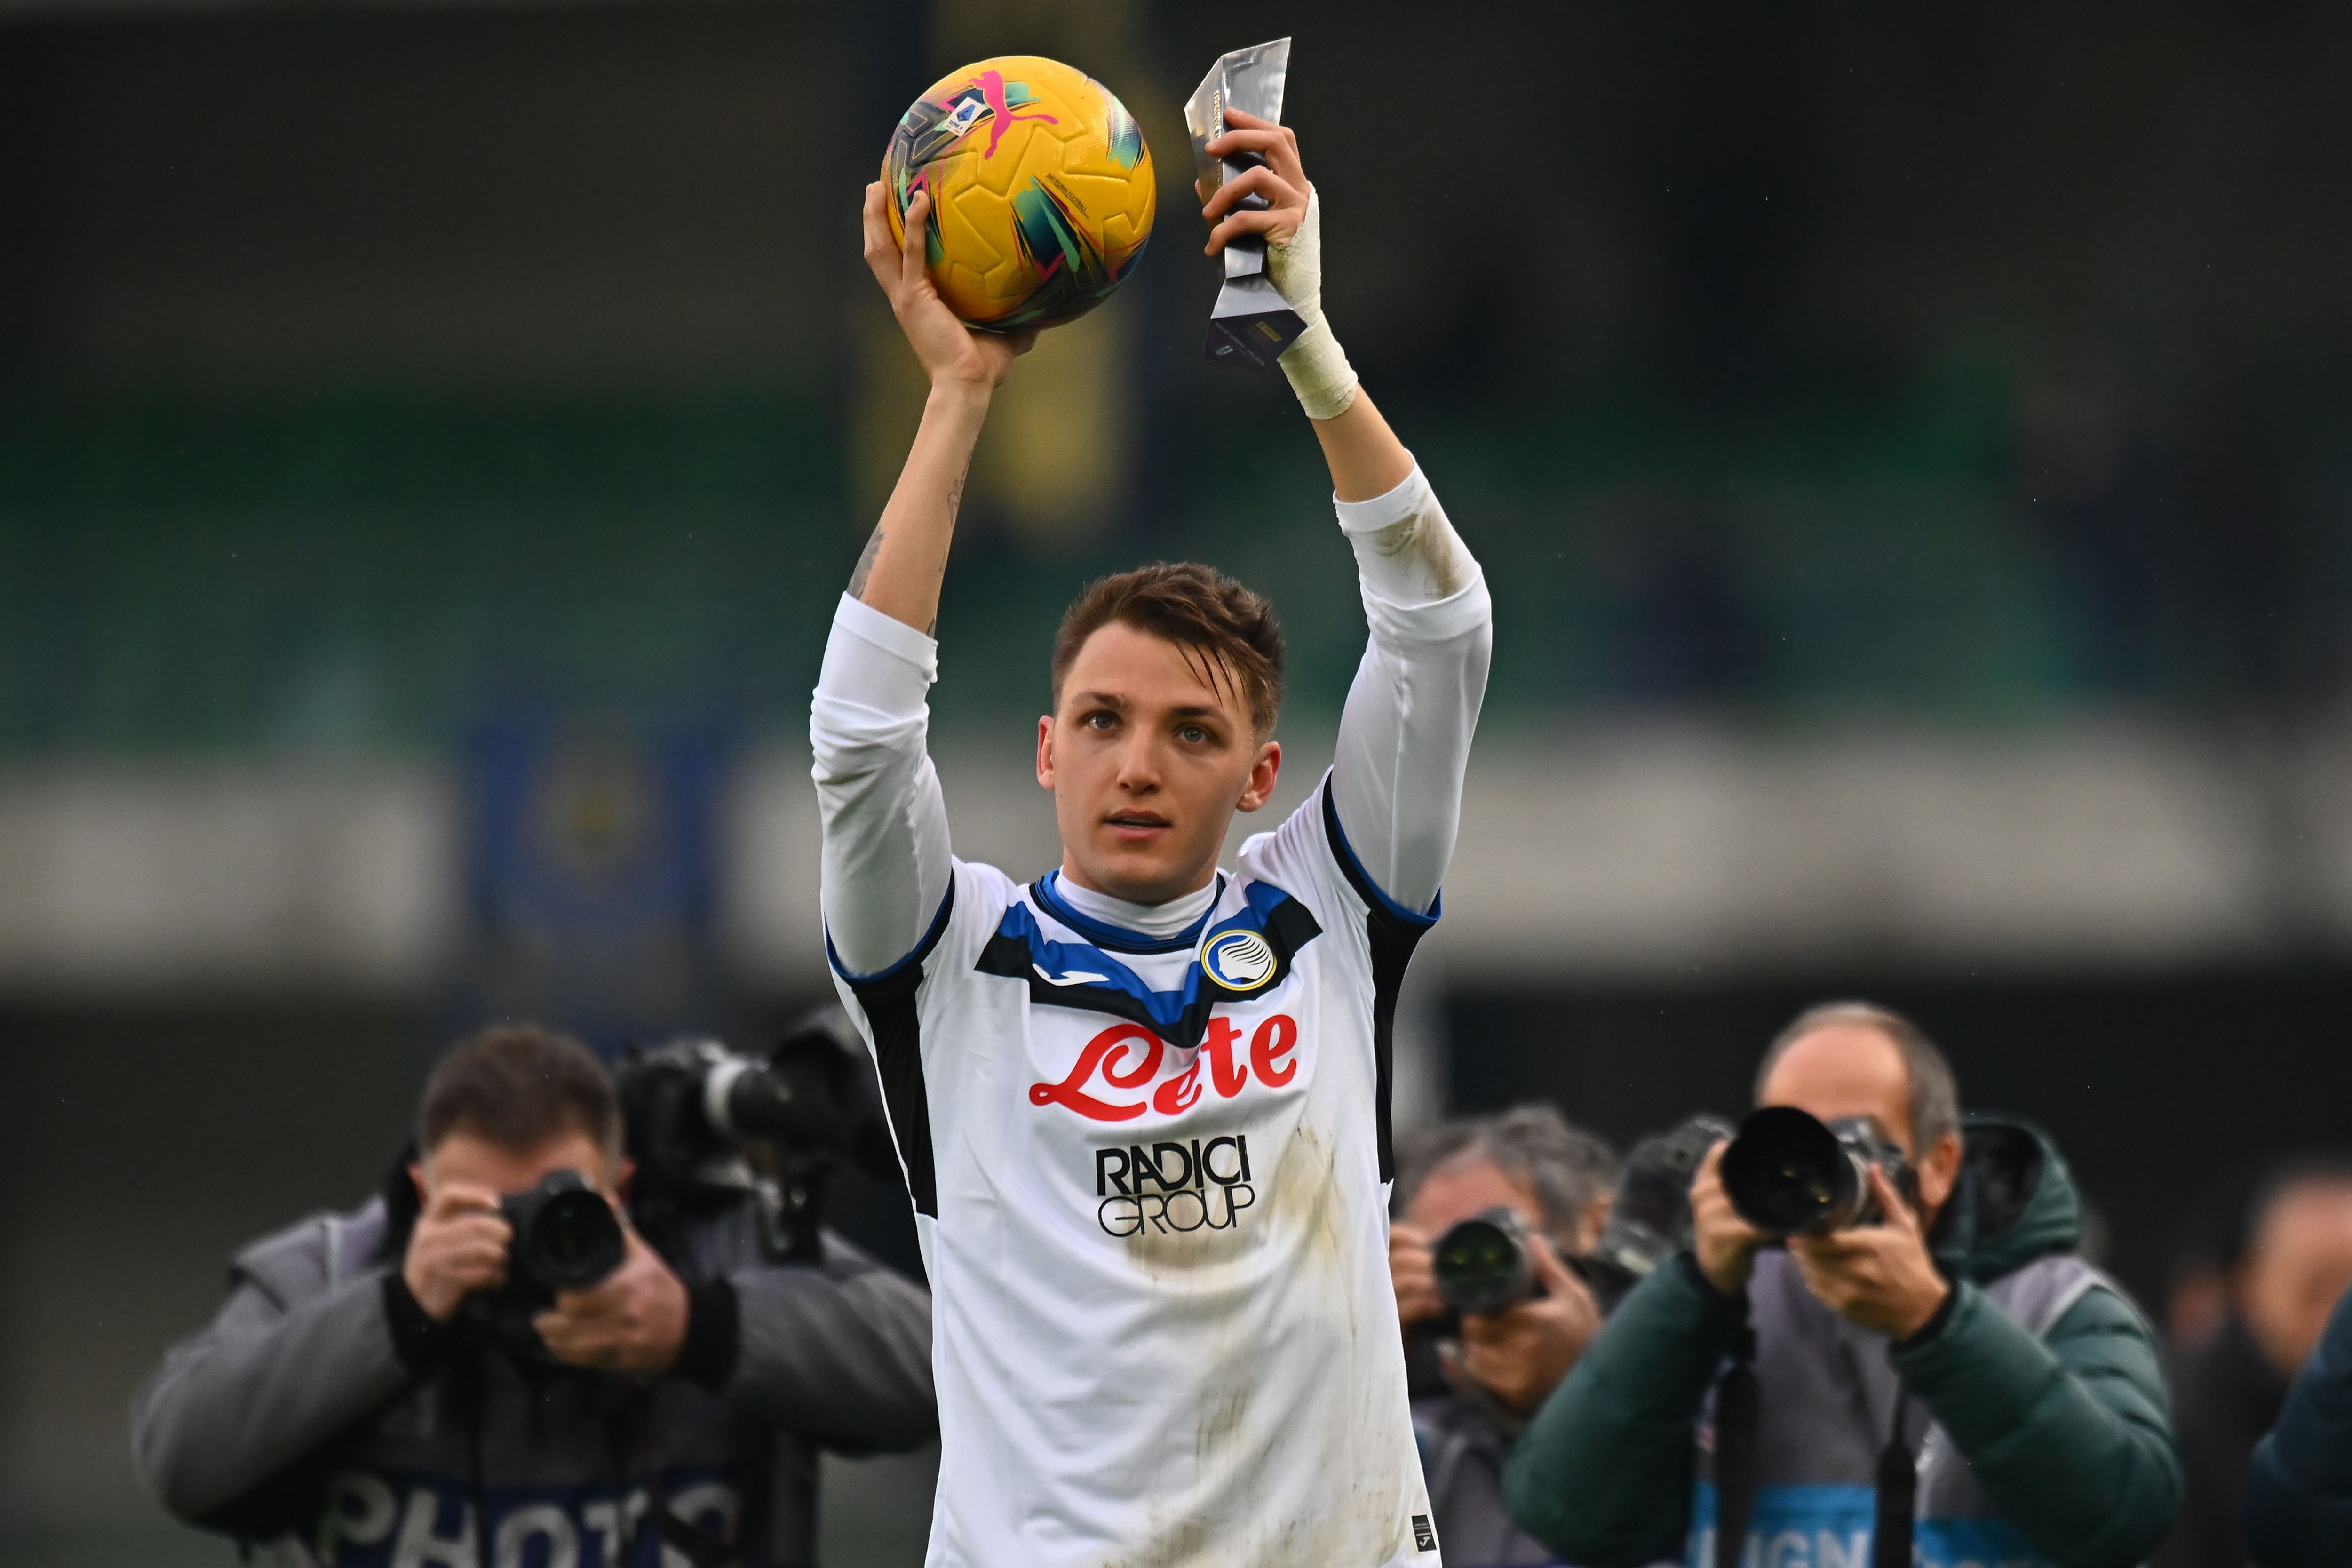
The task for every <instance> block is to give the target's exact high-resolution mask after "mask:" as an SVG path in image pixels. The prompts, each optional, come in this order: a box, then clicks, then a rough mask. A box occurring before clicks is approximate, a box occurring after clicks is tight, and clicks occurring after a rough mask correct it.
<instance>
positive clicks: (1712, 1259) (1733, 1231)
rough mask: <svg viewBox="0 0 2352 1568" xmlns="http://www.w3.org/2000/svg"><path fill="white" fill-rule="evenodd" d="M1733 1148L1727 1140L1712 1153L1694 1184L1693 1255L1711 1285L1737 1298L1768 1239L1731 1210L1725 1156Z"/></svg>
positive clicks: (1718, 1144) (1700, 1270)
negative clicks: (1724, 1188)
mask: <svg viewBox="0 0 2352 1568" xmlns="http://www.w3.org/2000/svg"><path fill="white" fill-rule="evenodd" d="M1730 1147H1731V1143H1730V1141H1729V1140H1728V1139H1726V1140H1723V1141H1721V1142H1717V1144H1716V1146H1715V1147H1714V1148H1712V1149H1709V1150H1708V1151H1707V1152H1706V1159H1705V1160H1703V1161H1701V1162H1700V1163H1699V1167H1698V1175H1697V1176H1696V1178H1694V1179H1693V1181H1692V1182H1691V1191H1690V1198H1691V1251H1692V1252H1693V1254H1695V1255H1696V1257H1697V1258H1698V1270H1699V1272H1700V1273H1702V1274H1704V1275H1706V1279H1707V1283H1708V1284H1710V1285H1713V1286H1714V1287H1715V1288H1716V1289H1717V1290H1720V1291H1722V1292H1723V1293H1724V1294H1725V1295H1727V1296H1737V1295H1738V1294H1739V1292H1741V1291H1742V1290H1745V1289H1748V1275H1749V1274H1750V1273H1752V1272H1753V1271H1754V1270H1755V1268H1756V1249H1757V1247H1759V1246H1761V1245H1762V1244H1763V1241H1764V1237H1763V1233H1762V1232H1760V1231H1759V1230H1758V1229H1757V1228H1756V1227H1755V1226H1752V1225H1749V1224H1748V1222H1747V1221H1746V1220H1744V1219H1741V1218H1740V1217H1739V1211H1738V1210H1737V1209H1735V1208H1733V1207H1732V1206H1731V1194H1728V1193H1727V1192H1725V1191H1724V1190H1723V1152H1724V1151H1725V1150H1726V1149H1728V1148H1730Z"/></svg>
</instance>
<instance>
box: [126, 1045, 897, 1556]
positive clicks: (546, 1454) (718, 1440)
mask: <svg viewBox="0 0 2352 1568" xmlns="http://www.w3.org/2000/svg"><path fill="white" fill-rule="evenodd" d="M416 1148H417V1149H418V1150H419V1151H421V1152H420V1154H419V1156H418V1158H417V1159H416V1160H415V1163H412V1164H410V1165H409V1166H408V1167H407V1169H406V1170H405V1171H404V1172H403V1173H401V1175H400V1179H398V1180H396V1181H394V1183H392V1184H390V1185H388V1187H387V1190H386V1193H385V1194H383V1195H382V1196H379V1197H378V1198H377V1199H376V1200H375V1201H373V1202H372V1203H370V1204H369V1205H366V1206H365V1207H364V1208H362V1209H360V1210H359V1211H357V1212H356V1213H352V1214H346V1215H321V1216H318V1217H314V1218H312V1219H310V1220H307V1221H305V1222H303V1223H302V1224H300V1225H298V1226H294V1227H293V1228H291V1229H289V1230H286V1231H282V1232H280V1233H278V1235H276V1236H272V1237H267V1238H265V1239H263V1240H261V1241H258V1242H257V1243H255V1244H254V1245H252V1246H251V1247H247V1248H246V1249H245V1250H244V1251H243V1252H242V1253H240V1254H239V1255H238V1256H237V1258H236V1262H235V1264H234V1265H233V1266H232V1268H231V1269H230V1273H229V1297H228V1300H227V1302H226V1305H225V1306H223V1308H222V1309H221V1310H220V1312H219V1314H218V1316H216V1317H215V1319H214V1320H213V1322H212V1323H211V1325H210V1326H209V1327H207V1328H205V1330H204V1331H201V1332H199V1333H197V1334H195V1335H194V1336H193V1337H192V1338H190V1339H188V1340H186V1341H184V1342H182V1343H180V1344H179V1345H177V1346H175V1347H174V1348H173V1350H172V1351H171V1352H170V1353H169V1354H168V1355H167V1356H166V1357H165V1358H164V1361H163V1365H162V1367H161V1368H159V1369H158V1370H157V1372H156V1373H155V1374H154V1375H153V1376H152V1378H151V1379H150V1380H149V1382H148V1384H147V1385H146V1386H145V1387H144V1388H143V1389H142V1390H141V1392H140V1394H139V1395H138V1396H137V1399H136V1400H135V1402H134V1404H133V1407H132V1411H131V1445H132V1449H133V1453H134V1457H135V1459H136V1461H137V1464H138V1468H139V1470H140V1473H141V1475H142V1477H143V1478H144V1479H145V1480H146V1482H147V1485H148V1486H149V1488H150V1489H152V1491H153V1492H154V1494H155V1496H156V1497H157V1498H158V1499H159V1500H161V1501H162V1503H163V1506H164V1507H165V1508H167V1509H169V1510H171V1511H172V1512H173V1513H174V1514H176V1515H177V1516H179V1517H180V1518H181V1519H183V1520H184V1521H188V1522H189V1523H191V1524H195V1525H198V1526H201V1527H203V1528H205V1529H209V1530H215V1531H221V1532H223V1533H226V1534H229V1535H232V1536H236V1537H237V1538H239V1539H241V1540H244V1541H247V1542H276V1543H278V1546H279V1549H280V1552H281V1556H282V1558H283V1560H285V1561H287V1562H289V1563H310V1564H321V1565H324V1564H341V1565H345V1568H377V1565H382V1568H427V1565H428V1564H429V1565H434V1568H514V1565H518V1564H521V1563H529V1562H538V1563H564V1564H572V1565H575V1568H614V1565H615V1564H627V1565H629V1568H656V1565H658V1568H689V1565H699V1564H718V1563H737V1564H741V1565H742V1568H768V1565H775V1568H792V1565H798V1564H803V1563H808V1562H810V1561H811V1560H812V1556H813V1544H814V1526H815V1477H816V1456H817V1451H818V1450H819V1449H820V1448H834V1449H840V1450H844V1451H850V1452H859V1451H866V1452H870V1451H877V1450H885V1449H898V1448H910V1447H917V1446H919V1445H920V1444H922V1443H924V1442H927V1441H929V1439H930V1438H931V1437H932V1436H934V1435H935V1434H936V1430H937V1417H936V1414H935V1411H934V1406H933V1399H932V1390H931V1375H930V1307H929V1298H928V1297H927V1296H926V1295H925V1294H924V1293H923V1291H922V1290H921V1289H919V1288H917V1287H916V1286H914V1285H911V1284H909V1283H908V1282H907V1281H906V1280H904V1279H899V1278H898V1277H897V1276H896V1275H893V1274H891V1273H889V1272H888V1271H887V1270H886V1269H883V1268H880V1267H879V1266H877V1264H875V1263H873V1262H871V1261H869V1260H868V1259H866V1258H863V1257H861V1256H860V1255H859V1254H857V1253H856V1251H854V1250H853V1249H851V1248H850V1247H847V1246H845V1245H844V1244H843V1243H841V1242H840V1241H839V1240H838V1239H837V1238H835V1237H830V1236H828V1237H824V1247H823V1249H822V1261H820V1262H816V1263H814V1264H799V1263H790V1264H787V1263H782V1262H779V1261H775V1260H773V1258H772V1251H773V1248H772V1246H768V1245H763V1242H762V1237H761V1226H760V1224H759V1216H758V1215H757V1214H756V1213H755V1212H754V1210H753V1208H752V1205H751V1203H750V1202H749V1201H746V1202H743V1203H737V1204H732V1205H713V1206H711V1207H709V1208H708V1209H705V1210H699V1211H697V1212H695V1213H693V1214H691V1215H684V1216H680V1217H677V1218H676V1219H675V1221H674V1223H670V1224H667V1225H666V1226H663V1227H662V1229H661V1232H660V1234H658V1235H656V1236H655V1237H650V1238H649V1237H646V1236H645V1235H641V1234H640V1233H639V1231H638V1229H637V1228H636V1227H635V1226H633V1225H626V1224H625V1225H624V1226H622V1227H621V1235H620V1237H619V1238H618V1240H617V1243H613V1242H611V1232H612V1229H613V1227H611V1226H603V1231H604V1235H605V1237H606V1238H607V1240H608V1244H610V1245H612V1247H613V1252H614V1254H617V1257H618V1263H617V1266H609V1264H608V1266H609V1267H610V1271H609V1272H608V1273H606V1274H605V1275H604V1278H602V1279H600V1280H599V1281H598V1282H597V1283H595V1284H593V1286H590V1287H588V1288H585V1289H566V1290H551V1291H547V1292H544V1293H542V1295H541V1299H540V1300H536V1301H535V1302H531V1303H530V1305H528V1306H524V1307H521V1308H520V1309H518V1308H516V1307H515V1306H514V1303H515V1301H516V1300H518V1299H519V1291H520V1288H521V1285H522V1283H523V1282H522V1281H520V1280H517V1281H514V1282H511V1287H510V1282H509V1278H508V1276H509V1269H510V1268H517V1269H518V1271H519V1270H520V1266H518V1265H514V1264H513V1263H512V1257H513V1251H514V1249H513V1248H512V1246H511V1244H512V1243H513V1241H514V1223H513V1222H514V1221H517V1220H523V1221H524V1222H525V1223H526V1224H527V1223H528V1221H527V1220H525V1215H526V1212H527V1211H526V1210H525V1209H524V1208H523V1207H520V1206H518V1205H517V1204H516V1202H515V1199H516V1198H517V1196H518V1195H519V1194H531V1193H533V1192H534V1190H542V1191H543V1190H549V1189H547V1188H545V1187H543V1185H542V1184H546V1183H548V1181H549V1178H550V1177H551V1176H553V1177H554V1178H555V1181H554V1185H555V1186H557V1187H560V1186H561V1185H562V1184H564V1183H567V1182H571V1181H572V1177H571V1176H565V1175H561V1174H558V1173H576V1176H577V1178H578V1183H577V1184H579V1185H581V1186H583V1187H584V1188H585V1189H589V1190H592V1191H593V1193H594V1194H601V1196H602V1197H603V1198H604V1201H605V1202H606V1203H608V1204H610V1205H611V1206H612V1208H613V1209H614V1211H616V1212H621V1213H623V1214H624V1215H625V1210H624V1208H623V1202H624V1199H625V1194H627V1192H628V1189H629V1183H630V1177H631V1168H630V1165H629V1162H628V1161H627V1160H626V1159H625V1157H624V1155H623V1153H622V1118H621V1110H620V1106H619V1102H618V1100H616V1098H615V1095H614V1087H613V1083H612V1080H611V1079H610V1078H609V1077H608V1076H607V1075H606V1073H605V1070H604V1067H603V1065H602V1064H601V1063H599V1062H598V1061H597V1060H596V1058H594V1057H593V1056H592V1055H590V1054H589V1053H588V1051H587V1050H586V1049H585V1048H584V1047H581V1046H580V1045H578V1044H577V1043H575V1042H573V1041H572V1040H570V1039H568V1038H565V1037H562V1036H557V1035H552V1034H550V1033H548V1032H546V1031H543V1030H540V1029H535V1028H497V1029H491V1030H488V1031H485V1032H483V1033H481V1034H478V1035H476V1036H474V1037H471V1038H469V1039H467V1040H465V1041H463V1042H461V1043H460V1044H459V1045H458V1046H457V1047H456V1048H455V1049H453V1050H452V1051H451V1052H450V1053H449V1054H448V1055H447V1056H446V1057H445V1058H443V1059H442V1060H441V1062H440V1063H439V1064H438V1065H437V1066H436V1068H435V1069H434V1071H433V1074H432V1076H431V1078H430V1079H429V1080H428V1081H427V1083H426V1085H425V1095H424V1101H423V1105H422V1108H421V1110H420V1112H419V1115H418V1121H417V1136H416ZM574 1195H575V1198H579V1194H574ZM524 1201H525V1203H528V1202H529V1199H528V1198H526V1199H525V1200H524ZM579 1201H587V1200H585V1199H580V1200H579ZM502 1205H503V1206H502ZM601 1212H602V1211H601V1210H599V1211H596V1213H598V1214H600V1213H601ZM589 1217H590V1218H591V1219H594V1218H595V1214H591V1215H589ZM598 1224H600V1225H601V1221H598ZM520 1299H522V1300H528V1298H520ZM498 1305H503V1307H504V1310H505V1319H504V1321H500V1320H499V1317H498V1315H497V1314H496V1313H495V1312H493V1311H490V1310H486V1309H488V1308H491V1307H493V1306H498Z"/></svg>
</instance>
